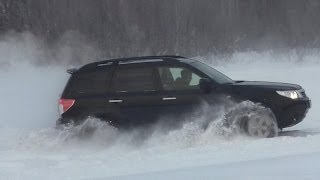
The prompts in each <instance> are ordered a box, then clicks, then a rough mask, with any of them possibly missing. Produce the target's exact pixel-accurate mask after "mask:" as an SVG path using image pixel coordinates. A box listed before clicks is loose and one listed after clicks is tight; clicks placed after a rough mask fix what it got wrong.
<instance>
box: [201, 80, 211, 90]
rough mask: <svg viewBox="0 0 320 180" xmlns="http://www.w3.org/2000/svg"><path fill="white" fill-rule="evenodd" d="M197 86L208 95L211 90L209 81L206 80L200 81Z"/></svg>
mask: <svg viewBox="0 0 320 180" xmlns="http://www.w3.org/2000/svg"><path fill="white" fill-rule="evenodd" d="M199 86H200V89H201V90H202V91H203V92H204V93H210V92H211V90H212V83H211V81H210V79H207V78H202V79H200V81H199Z"/></svg>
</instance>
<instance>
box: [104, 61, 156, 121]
mask: <svg viewBox="0 0 320 180" xmlns="http://www.w3.org/2000/svg"><path fill="white" fill-rule="evenodd" d="M152 64H153V63H138V64H119V65H118V68H117V69H116V71H115V73H114V76H113V80H112V88H111V89H112V92H111V93H110V95H109V97H108V102H109V103H110V104H112V105H113V107H116V111H115V113H114V117H115V119H117V123H118V124H119V125H120V126H122V127H132V126H139V125H147V124H151V123H152V122H154V121H155V120H157V118H158V116H159V107H158V106H159V101H160V99H161V97H160V94H159V88H160V86H159V85H160V84H159V82H158V79H157V69H156V67H155V66H153V65H152Z"/></svg>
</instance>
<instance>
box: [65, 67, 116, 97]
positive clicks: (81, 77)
mask: <svg viewBox="0 0 320 180" xmlns="http://www.w3.org/2000/svg"><path fill="white" fill-rule="evenodd" d="M111 73H112V70H111V69H104V70H97V71H91V72H84V73H81V74H76V75H74V77H73V78H72V81H71V84H70V90H69V93H72V94H99V93H105V92H106V91H107V88H108V87H107V86H108V84H109V82H110V80H111Z"/></svg>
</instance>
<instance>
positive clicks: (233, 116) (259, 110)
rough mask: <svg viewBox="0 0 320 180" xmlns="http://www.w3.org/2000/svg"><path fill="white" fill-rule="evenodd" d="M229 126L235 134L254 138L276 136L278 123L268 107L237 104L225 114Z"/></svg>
mask: <svg viewBox="0 0 320 180" xmlns="http://www.w3.org/2000/svg"><path fill="white" fill-rule="evenodd" d="M226 119H227V123H228V125H229V127H231V129H232V130H233V132H234V133H236V134H244V135H247V136H250V137H256V138H272V137H276V136H278V130H279V128H278V123H277V120H276V117H275V115H274V114H273V112H272V111H271V109H270V108H266V107H264V106H262V105H250V106H249V107H248V106H242V107H241V106H239V107H236V108H235V109H234V110H232V111H231V112H230V113H229V114H228V115H226Z"/></svg>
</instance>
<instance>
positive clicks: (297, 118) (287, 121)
mask: <svg viewBox="0 0 320 180" xmlns="http://www.w3.org/2000/svg"><path fill="white" fill-rule="evenodd" d="M310 108H311V100H309V99H303V100H299V101H296V102H295V103H294V104H293V105H290V106H288V107H286V108H285V109H283V112H282V114H281V116H280V121H278V126H279V128H286V127H290V126H294V125H296V124H298V123H300V122H301V121H302V120H303V119H304V118H305V117H306V114H307V113H308V111H309V109H310Z"/></svg>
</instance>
